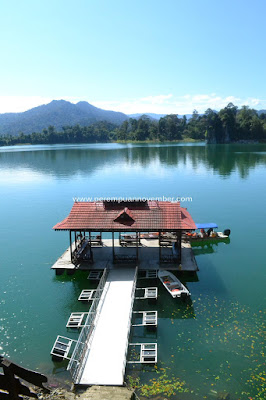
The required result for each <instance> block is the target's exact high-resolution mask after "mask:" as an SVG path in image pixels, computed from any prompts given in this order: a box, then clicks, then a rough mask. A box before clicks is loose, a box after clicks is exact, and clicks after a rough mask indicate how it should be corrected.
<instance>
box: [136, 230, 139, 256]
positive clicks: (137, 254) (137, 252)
mask: <svg viewBox="0 0 266 400" xmlns="http://www.w3.org/2000/svg"><path fill="white" fill-rule="evenodd" d="M136 241H137V247H136V257H137V261H138V260H139V233H138V232H136Z"/></svg>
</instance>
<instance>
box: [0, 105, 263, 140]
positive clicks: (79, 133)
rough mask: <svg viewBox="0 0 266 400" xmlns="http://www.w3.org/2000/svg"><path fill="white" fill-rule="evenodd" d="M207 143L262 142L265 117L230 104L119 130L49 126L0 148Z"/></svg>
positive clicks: (133, 122) (104, 125)
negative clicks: (115, 142)
mask: <svg viewBox="0 0 266 400" xmlns="http://www.w3.org/2000/svg"><path fill="white" fill-rule="evenodd" d="M182 139H186V140H207V143H229V142H231V141H239V140H242V141H246V140H253V141H254V140H257V141H265V140H266V113H264V112H261V113H260V114H258V113H257V111H256V110H253V109H250V108H249V107H247V106H243V107H242V108H241V109H240V110H238V109H237V107H236V106H234V105H233V104H232V103H229V104H228V105H227V106H226V107H225V108H223V109H221V110H220V111H219V112H216V111H214V110H212V109H210V108H209V109H208V110H206V112H205V113H204V114H203V115H199V113H198V112H197V111H196V110H194V111H193V114H192V117H191V118H190V119H189V120H187V118H186V117H185V116H184V117H182V118H178V115H176V114H171V115H166V116H165V117H162V118H160V120H159V121H157V120H153V119H150V118H149V117H148V116H146V115H142V116H141V117H140V118H139V119H134V118H129V119H128V120H125V121H123V122H122V123H121V124H120V125H119V126H118V125H115V124H113V123H111V122H106V121H102V122H96V123H94V124H92V125H89V126H81V125H78V124H77V125H74V126H70V125H67V126H63V128H62V131H57V129H56V127H55V126H53V125H50V126H48V128H47V129H43V130H42V132H33V133H31V134H24V133H23V132H21V133H20V134H19V136H11V135H5V136H0V146H8V145H15V144H55V143H97V142H109V141H161V142H162V141H176V140H182Z"/></svg>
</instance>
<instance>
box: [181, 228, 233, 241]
mask: <svg viewBox="0 0 266 400" xmlns="http://www.w3.org/2000/svg"><path fill="white" fill-rule="evenodd" d="M196 227H197V229H198V230H199V231H198V232H194V233H192V232H186V233H185V236H184V238H185V239H188V240H190V241H192V242H194V241H202V240H207V241H213V240H225V239H228V238H229V236H230V233H231V231H230V229H225V230H224V231H223V232H216V231H214V229H215V228H218V226H217V225H216V224H214V223H206V224H196ZM205 229H207V231H205Z"/></svg>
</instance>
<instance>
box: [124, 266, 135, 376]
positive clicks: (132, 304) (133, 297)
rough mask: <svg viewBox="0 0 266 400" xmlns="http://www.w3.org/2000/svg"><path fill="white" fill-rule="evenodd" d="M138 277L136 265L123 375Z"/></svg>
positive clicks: (125, 360)
mask: <svg viewBox="0 0 266 400" xmlns="http://www.w3.org/2000/svg"><path fill="white" fill-rule="evenodd" d="M137 278H138V267H136V271H135V275H134V283H133V287H132V292H131V306H130V313H129V317H128V325H127V341H126V350H125V355H124V365H123V376H124V375H125V370H126V364H127V351H128V341H129V335H130V327H131V319H132V312H133V306H134V300H135V291H136V285H137Z"/></svg>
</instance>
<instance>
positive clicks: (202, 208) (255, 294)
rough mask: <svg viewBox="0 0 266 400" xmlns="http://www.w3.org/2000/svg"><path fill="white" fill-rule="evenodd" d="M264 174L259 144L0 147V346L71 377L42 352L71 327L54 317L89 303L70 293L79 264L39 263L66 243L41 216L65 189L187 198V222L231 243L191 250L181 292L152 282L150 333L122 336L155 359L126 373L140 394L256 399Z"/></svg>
mask: <svg viewBox="0 0 266 400" xmlns="http://www.w3.org/2000/svg"><path fill="white" fill-rule="evenodd" d="M265 181H266V146H265V145H224V146H223V145H220V146H205V145H204V144H193V145H168V144H164V145H118V144H99V145H72V146H67V145H66V146H62V145H60V146H21V147H6V148H4V147H2V148H0V190H1V197H0V203H1V207H0V209H1V224H0V230H1V258H0V262H1V265H0V267H1V277H0V353H2V354H3V355H5V356H8V357H10V358H11V359H12V360H13V361H14V362H17V363H21V364H22V365H24V366H26V367H29V368H31V369H37V370H39V371H40V372H42V373H45V374H47V375H49V376H50V379H52V380H53V379H56V380H60V381H62V382H66V383H68V382H70V376H69V374H68V372H65V366H66V364H65V363H62V364H54V363H53V362H52V360H51V358H50V355H49V353H50V350H51V347H52V344H53V342H54V340H55V337H56V335H57V334H61V335H65V336H71V337H73V338H77V334H76V333H73V332H68V331H67V330H66V328H65V325H66V321H67V319H68V317H69V315H70V313H71V312H73V311H81V310H84V311H86V310H87V309H88V308H87V307H86V306H85V305H82V304H78V301H77V298H78V295H79V293H80V292H81V290H82V289H84V288H88V280H87V279H86V276H87V274H86V273H84V272H83V273H82V272H79V273H76V274H75V275H74V276H72V277H69V276H65V275H64V276H61V277H56V276H55V274H54V272H53V271H51V270H50V267H51V265H52V264H53V263H54V261H55V260H56V259H57V258H58V257H59V256H60V255H61V254H62V253H63V251H64V250H65V249H66V247H67V245H68V235H67V233H63V232H54V231H53V230H52V226H53V225H54V224H55V223H56V222H58V221H61V220H62V219H63V218H65V217H66V215H67V214H68V213H69V211H70V209H71V207H72V204H73V198H74V197H92V198H93V197H110V196H114V197H115V196H117V197H121V196H122V197H163V196H165V197H177V196H181V197H191V198H192V201H190V202H183V203H182V206H184V207H187V208H188V210H189V211H190V213H191V214H192V216H193V218H194V220H195V221H196V222H216V223H217V224H218V226H219V227H220V228H221V229H224V228H230V229H231V231H232V234H231V240H230V244H225V243H220V244H218V245H213V246H208V247H207V246H205V247H197V248H195V249H194V251H195V254H196V259H197V262H198V265H199V269H200V270H199V272H198V274H197V277H186V276H184V277H183V280H184V282H187V286H188V288H189V290H190V291H191V293H192V297H191V303H186V304H184V303H179V302H178V301H176V300H174V299H172V298H170V297H169V295H168V293H167V292H166V291H165V290H164V288H163V287H160V285H159V283H158V285H159V299H158V302H157V306H156V307H157V309H158V313H159V314H158V315H159V320H158V329H157V334H154V333H147V332H145V330H144V329H142V328H134V330H133V331H132V337H131V341H133V342H134V341H135V342H136V341H142V340H143V341H157V342H158V360H159V361H158V365H157V368H154V367H151V366H145V367H140V366H135V367H133V366H130V367H129V368H128V369H127V380H128V381H129V382H130V383H131V384H132V383H134V384H135V385H136V386H138V387H139V389H138V394H139V396H140V397H141V398H142V397H143V398H144V396H150V398H154V399H165V398H173V399H180V398H182V399H189V400H190V399H191V400H192V399H195V398H199V399H202V398H206V399H215V398H218V396H220V394H221V393H229V394H230V399H248V398H252V399H262V398H264V397H263V396H264V395H263V394H262V393H263V390H264V389H265V379H266V377H265V358H264V349H265V330H264V328H265V287H266V278H265V222H266V221H265V220H266V218H265V215H266V214H265V204H266V185H265ZM154 283H155V284H156V282H154ZM141 284H143V281H142V282H139V283H138V285H141ZM135 308H136V309H149V308H150V309H153V308H154V306H150V305H149V306H148V305H146V304H145V305H144V304H143V303H139V302H136V303H135ZM180 392H182V393H183V394H182V395H180Z"/></svg>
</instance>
